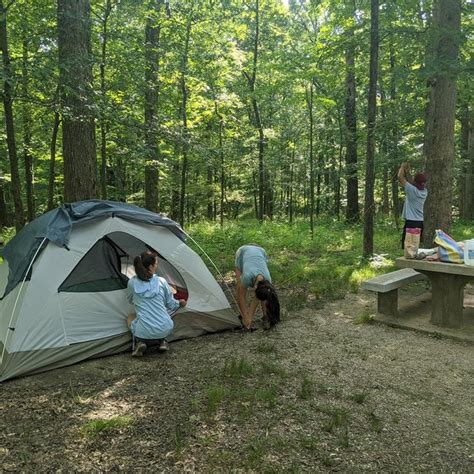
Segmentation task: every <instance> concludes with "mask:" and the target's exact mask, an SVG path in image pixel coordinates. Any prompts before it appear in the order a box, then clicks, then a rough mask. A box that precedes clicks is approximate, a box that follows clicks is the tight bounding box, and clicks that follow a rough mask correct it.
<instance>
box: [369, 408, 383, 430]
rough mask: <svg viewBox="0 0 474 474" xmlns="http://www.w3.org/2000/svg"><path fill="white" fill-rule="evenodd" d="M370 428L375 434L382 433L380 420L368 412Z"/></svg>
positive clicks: (371, 412)
mask: <svg viewBox="0 0 474 474" xmlns="http://www.w3.org/2000/svg"><path fill="white" fill-rule="evenodd" d="M368 417H369V422H370V426H371V427H372V429H373V430H374V431H375V432H376V433H380V432H381V431H382V420H381V419H380V418H379V417H378V416H377V415H376V414H375V413H374V412H373V411H370V412H369V414H368Z"/></svg>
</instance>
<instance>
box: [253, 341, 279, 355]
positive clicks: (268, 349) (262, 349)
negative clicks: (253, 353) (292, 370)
mask: <svg viewBox="0 0 474 474" xmlns="http://www.w3.org/2000/svg"><path fill="white" fill-rule="evenodd" d="M257 352H258V353H260V354H274V353H275V352H276V347H275V343H274V342H260V343H259V344H258V346H257Z"/></svg>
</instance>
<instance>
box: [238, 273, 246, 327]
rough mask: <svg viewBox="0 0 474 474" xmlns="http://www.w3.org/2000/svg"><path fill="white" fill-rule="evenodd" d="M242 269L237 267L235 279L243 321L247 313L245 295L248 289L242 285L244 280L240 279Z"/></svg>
mask: <svg viewBox="0 0 474 474" xmlns="http://www.w3.org/2000/svg"><path fill="white" fill-rule="evenodd" d="M240 275H241V273H240V270H239V269H238V268H236V269H235V279H236V281H237V304H238V305H239V309H240V315H241V316H242V321H243V320H244V319H245V314H246V313H247V305H246V303H245V295H246V293H247V289H246V288H245V287H243V286H242V282H241V281H240Z"/></svg>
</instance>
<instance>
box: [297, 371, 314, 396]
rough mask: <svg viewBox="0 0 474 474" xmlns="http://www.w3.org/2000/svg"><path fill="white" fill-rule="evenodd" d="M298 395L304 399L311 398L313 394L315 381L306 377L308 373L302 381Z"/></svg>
mask: <svg viewBox="0 0 474 474" xmlns="http://www.w3.org/2000/svg"><path fill="white" fill-rule="evenodd" d="M298 396H299V397H300V398H301V399H302V400H309V399H310V398H311V397H312V396H313V381H312V380H310V379H309V378H308V377H306V375H305V376H304V377H303V380H302V382H301V389H300V391H299V393H298Z"/></svg>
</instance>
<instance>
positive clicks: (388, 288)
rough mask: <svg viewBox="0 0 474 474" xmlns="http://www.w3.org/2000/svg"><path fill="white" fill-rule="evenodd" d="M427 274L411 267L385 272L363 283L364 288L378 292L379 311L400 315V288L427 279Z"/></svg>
mask: <svg viewBox="0 0 474 474" xmlns="http://www.w3.org/2000/svg"><path fill="white" fill-rule="evenodd" d="M426 278H427V277H426V275H423V274H422V273H419V272H417V271H415V270H413V269H411V268H404V269H403V270H396V271H394V272H390V273H385V274H384V275H380V276H378V277H375V278H372V279H370V280H366V281H364V282H363V283H362V288H363V289H364V290H368V291H373V292H375V293H377V311H378V312H379V313H381V314H386V315H389V316H398V289H399V288H401V287H402V286H405V285H407V284H408V283H413V282H415V281H419V280H424V279H426Z"/></svg>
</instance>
